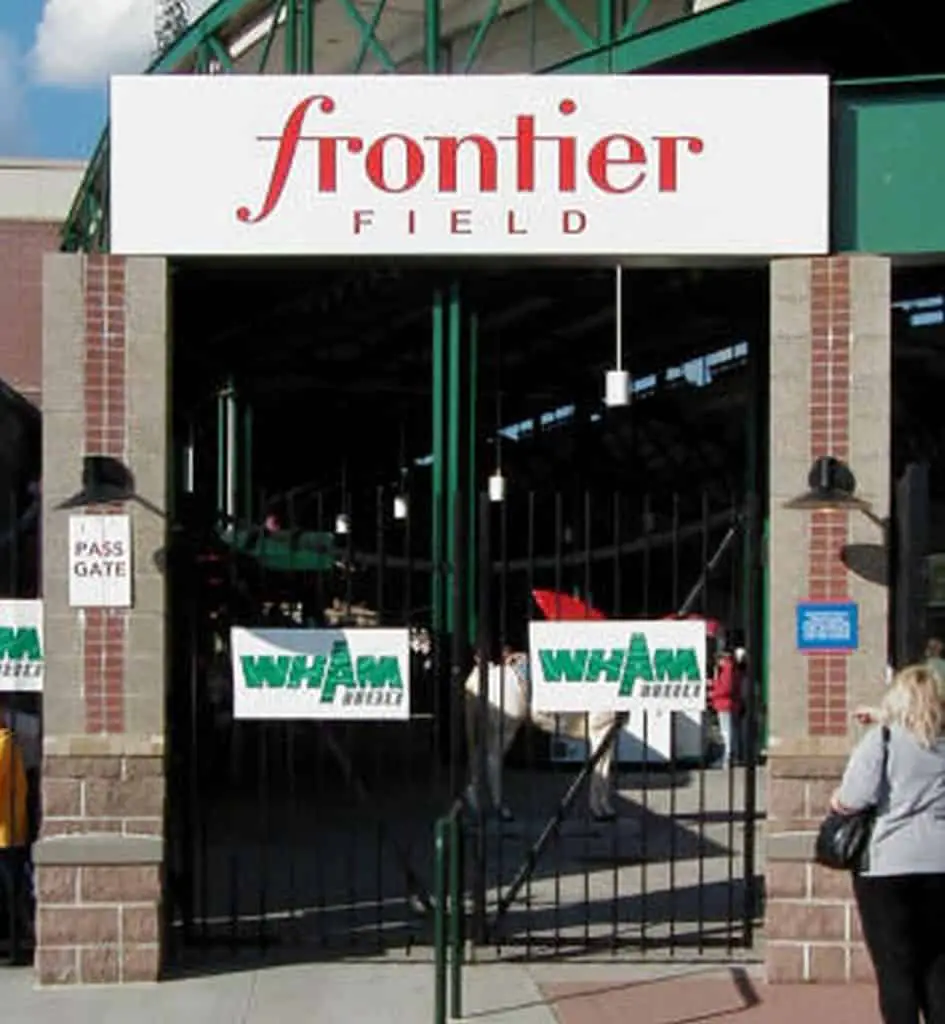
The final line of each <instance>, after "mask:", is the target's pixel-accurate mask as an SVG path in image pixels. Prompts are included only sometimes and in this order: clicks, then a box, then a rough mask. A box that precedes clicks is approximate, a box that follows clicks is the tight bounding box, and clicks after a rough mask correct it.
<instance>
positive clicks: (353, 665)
mask: <svg viewBox="0 0 945 1024" xmlns="http://www.w3.org/2000/svg"><path fill="white" fill-rule="evenodd" d="M230 649H231V653H232V658H233V715H234V717H235V718H240V719H303V718H309V719H312V718H320V719H339V720H354V721H380V720H394V721H407V720H408V719H409V718H410V654H409V650H408V631H407V630H406V629H244V628H243V627H234V628H233V630H232V632H231V641H230Z"/></svg>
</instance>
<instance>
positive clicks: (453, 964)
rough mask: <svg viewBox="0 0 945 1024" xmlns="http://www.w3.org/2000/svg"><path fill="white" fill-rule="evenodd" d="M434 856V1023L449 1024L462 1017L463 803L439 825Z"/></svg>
mask: <svg viewBox="0 0 945 1024" xmlns="http://www.w3.org/2000/svg"><path fill="white" fill-rule="evenodd" d="M433 857H434V860H433V904H434V916H433V964H434V968H433V969H434V980H433V991H434V995H433V1024H446V1021H447V1020H461V1019H462V1016H463V960H464V949H463V946H464V942H465V931H466V929H465V919H466V907H465V893H464V886H463V861H464V857H463V802H462V800H457V801H456V802H455V803H454V804H453V806H452V808H451V809H450V812H449V814H446V815H444V816H443V817H442V818H440V820H439V821H438V822H437V823H436V831H435V839H434V852H433ZM447 1003H448V1004H449V1014H448V1015H447Z"/></svg>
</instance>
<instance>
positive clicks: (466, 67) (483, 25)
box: [461, 0, 502, 75]
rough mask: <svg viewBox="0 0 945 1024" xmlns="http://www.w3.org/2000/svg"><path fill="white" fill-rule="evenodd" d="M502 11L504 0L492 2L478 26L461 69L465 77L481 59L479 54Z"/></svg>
mask: <svg viewBox="0 0 945 1024" xmlns="http://www.w3.org/2000/svg"><path fill="white" fill-rule="evenodd" d="M501 9H502V0H490V3H489V9H488V10H487V11H486V13H485V14H484V15H483V17H482V20H481V21H480V22H479V24H478V25H477V26H476V31H475V33H474V34H473V37H472V39H471V40H470V43H469V49H468V50H467V51H466V58H465V60H464V61H463V66H462V69H461V70H462V73H463V74H464V75H465V74H467V73H468V72H469V71H470V70H471V68H472V66H473V64H475V63H476V60H477V58H478V57H479V52H480V50H482V44H483V43H484V42H485V41H486V36H487V35H488V34H489V29H490V28H492V26H493V24H494V23H495V20H496V18H498V17H499V12H500V11H501Z"/></svg>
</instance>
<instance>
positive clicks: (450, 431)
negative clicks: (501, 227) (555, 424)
mask: <svg viewBox="0 0 945 1024" xmlns="http://www.w3.org/2000/svg"><path fill="white" fill-rule="evenodd" d="M461 313H462V307H461V304H460V294H459V282H458V281H454V282H453V283H452V284H451V285H450V298H449V319H448V327H447V338H448V341H447V348H448V356H447V358H448V360H449V375H448V376H449V382H448V388H449V391H448V394H447V398H446V416H447V442H446V443H447V455H446V508H447V522H448V527H447V533H446V563H447V570H446V571H447V578H446V588H447V593H452V590H453V586H454V585H455V583H456V575H455V573H456V568H455V567H456V555H457V551H456V530H455V524H454V519H455V510H456V507H457V506H456V502H457V495H458V494H459V468H460V462H459V459H460V454H459V452H460V413H461V410H462V395H461V390H460V389H461V387H462V373H461V368H462V345H463V333H462V319H461ZM454 625H455V626H456V627H457V628H459V626H460V623H458V622H457V623H454V622H453V602H452V601H448V602H447V604H446V629H447V631H448V632H452V631H453V627H454Z"/></svg>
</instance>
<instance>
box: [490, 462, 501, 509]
mask: <svg viewBox="0 0 945 1024" xmlns="http://www.w3.org/2000/svg"><path fill="white" fill-rule="evenodd" d="M489 500H490V501H491V502H494V503H495V504H498V503H499V502H502V501H505V477H504V476H503V475H502V470H501V469H497V470H496V471H495V472H494V473H493V474H492V476H490V477H489Z"/></svg>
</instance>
